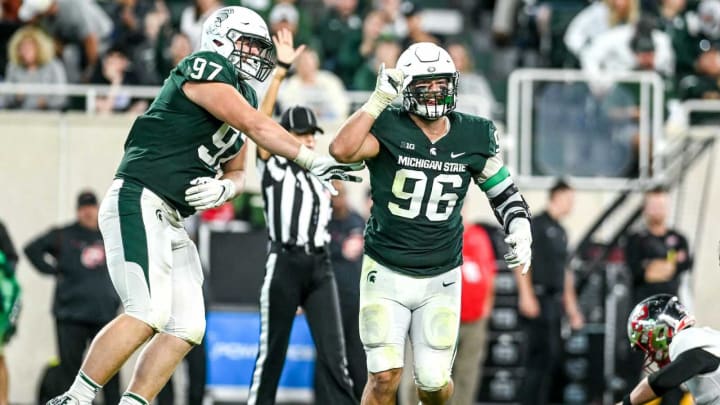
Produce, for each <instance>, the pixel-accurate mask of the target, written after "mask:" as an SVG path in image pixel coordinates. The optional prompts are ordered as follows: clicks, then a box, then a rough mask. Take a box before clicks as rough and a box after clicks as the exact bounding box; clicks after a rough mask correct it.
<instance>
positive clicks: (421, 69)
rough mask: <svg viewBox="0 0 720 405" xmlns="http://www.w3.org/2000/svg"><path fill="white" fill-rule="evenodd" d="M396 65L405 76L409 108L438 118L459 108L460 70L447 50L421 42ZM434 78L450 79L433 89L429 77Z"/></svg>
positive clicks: (406, 98)
mask: <svg viewBox="0 0 720 405" xmlns="http://www.w3.org/2000/svg"><path fill="white" fill-rule="evenodd" d="M395 67H396V68H397V69H400V71H402V72H403V75H404V76H405V83H404V84H405V90H403V109H404V110H405V111H408V112H410V113H413V114H416V115H419V116H421V117H423V118H426V119H429V120H436V119H438V118H440V117H442V116H444V115H446V114H448V113H449V112H450V111H452V110H454V109H455V106H456V105H457V81H458V71H457V69H456V68H455V63H453V61H452V59H451V58H450V54H448V53H447V51H445V50H444V49H442V48H441V47H439V46H437V45H435V44H433V43H431V42H419V43H416V44H413V45H410V47H409V48H408V49H406V50H405V52H403V53H402V54H401V55H400V57H399V58H398V61H397V64H396V65H395ZM434 79H447V85H443V86H441V88H440V90H434V91H430V86H429V82H428V81H429V80H434Z"/></svg>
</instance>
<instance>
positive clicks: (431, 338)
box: [423, 306, 459, 350]
mask: <svg viewBox="0 0 720 405" xmlns="http://www.w3.org/2000/svg"><path fill="white" fill-rule="evenodd" d="M458 322H459V317H458V314H457V313H456V311H455V310H454V308H452V307H449V306H437V307H433V308H430V309H429V310H428V313H427V315H426V316H425V317H424V319H423V335H425V341H426V342H427V344H428V346H429V347H431V348H433V349H436V350H446V349H450V348H451V347H454V346H455V344H456V343H457V337H458V329H459V323H458Z"/></svg>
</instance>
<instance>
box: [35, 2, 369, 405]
mask: <svg viewBox="0 0 720 405" xmlns="http://www.w3.org/2000/svg"><path fill="white" fill-rule="evenodd" d="M273 40H277V39H276V38H273V39H271V38H270V36H269V34H268V29H267V26H266V24H265V22H264V21H263V20H262V18H261V17H260V16H259V15H257V14H256V13H255V12H254V11H252V10H250V9H247V8H244V7H225V8H221V9H219V10H217V11H215V12H214V13H213V14H212V15H210V16H209V17H208V18H207V20H206V21H205V23H204V24H203V29H202V40H201V42H202V44H201V47H202V49H201V50H200V51H198V52H195V53H193V54H191V55H189V56H188V57H186V58H185V59H183V60H182V61H181V62H180V63H179V64H178V65H177V67H175V68H174V69H173V70H172V71H171V72H170V75H169V77H168V78H167V79H166V80H165V83H164V84H163V86H162V89H161V90H160V93H159V94H158V95H157V97H156V98H155V100H154V101H153V103H152V105H151V106H150V107H149V109H148V110H147V111H146V112H145V113H144V114H142V115H140V116H139V117H138V118H137V119H136V120H135V122H134V124H133V126H132V129H131V130H130V134H129V135H128V138H127V140H126V142H125V154H124V156H123V159H122V161H121V163H120V166H119V168H118V170H117V172H116V175H115V180H114V181H113V183H112V186H111V187H110V189H109V191H108V192H107V194H106V196H105V199H104V200H103V202H102V206H101V207H100V215H99V222H100V229H101V231H102V234H103V239H104V241H105V249H106V252H107V254H106V256H107V265H108V270H109V272H110V277H111V279H112V282H113V285H114V286H115V289H116V290H117V292H118V295H119V296H120V298H121V299H122V302H123V306H124V309H125V313H124V314H122V315H120V316H118V317H117V318H115V319H114V320H113V321H112V322H110V323H109V324H108V325H106V326H105V328H103V330H101V331H100V333H99V334H98V335H97V336H96V338H95V339H94V340H93V342H92V344H91V346H90V350H89V352H88V355H87V357H86V359H85V361H84V363H83V365H82V367H81V370H80V372H79V373H78V376H77V377H76V379H75V382H74V383H73V384H72V386H71V387H70V389H69V390H68V391H67V392H66V393H64V394H62V395H60V396H58V397H56V398H54V399H52V400H50V401H49V404H53V405H61V404H80V405H89V404H90V403H91V402H92V400H93V398H94V397H95V394H96V392H97V391H98V390H99V389H100V388H101V387H102V385H103V384H105V383H106V382H107V381H108V380H109V379H110V378H111V377H112V376H113V375H114V374H115V373H116V372H117V371H118V370H119V369H120V367H121V366H122V365H123V364H124V363H125V362H126V361H127V359H128V358H129V357H130V356H131V355H132V354H133V353H134V352H135V351H136V350H137V349H138V348H139V347H140V346H141V345H142V344H143V343H145V342H146V341H148V340H149V343H148V344H147V345H146V346H145V348H144V349H143V351H142V353H141V354H140V357H139V359H138V362H137V364H136V367H135V372H134V375H133V377H132V380H131V381H130V385H129V387H128V389H127V391H126V392H125V393H124V394H123V397H122V399H121V402H120V403H121V404H133V405H140V404H142V405H145V404H148V403H149V402H150V401H152V400H153V399H154V398H155V396H156V395H157V393H158V392H159V391H160V389H161V388H162V387H163V386H164V385H165V383H166V382H167V381H168V379H169V377H170V375H171V374H172V373H173V371H174V370H175V368H176V366H177V365H178V363H179V362H180V361H181V360H182V358H183V357H184V356H185V355H186V354H187V352H188V351H189V350H190V349H191V348H192V347H193V345H195V344H197V343H199V342H200V341H201V339H202V338H203V335H204V333H205V309H204V306H203V298H202V282H203V273H202V269H201V266H200V260H199V257H198V252H197V248H196V247H195V244H194V243H193V242H192V241H191V240H190V238H189V237H188V234H187V233H186V232H185V230H184V228H183V226H182V218H183V217H186V216H189V215H191V214H193V213H195V212H196V211H200V210H204V209H207V208H212V207H217V206H219V205H221V204H223V203H224V202H225V201H227V200H228V199H230V198H232V197H233V196H234V195H235V193H236V190H238V189H239V188H240V187H242V184H243V170H244V159H245V153H244V148H243V145H244V136H245V135H247V136H248V137H250V138H252V139H253V140H254V141H255V142H256V143H257V144H258V145H260V146H262V147H263V148H265V149H267V150H269V151H271V152H272V153H274V154H278V155H282V156H284V157H287V158H289V159H293V160H294V161H295V162H296V163H298V164H299V165H300V166H302V167H304V168H306V169H307V170H308V171H310V172H311V173H313V174H314V175H316V176H317V177H319V178H320V179H321V180H322V181H323V182H325V183H326V184H329V183H328V181H329V180H330V179H334V178H340V179H344V180H357V179H356V178H355V177H354V176H351V175H349V174H348V173H347V171H350V170H356V169H359V168H362V165H344V164H338V163H337V162H336V161H335V160H334V159H332V158H330V157H327V156H320V155H317V154H316V153H315V152H313V151H311V150H310V149H308V148H306V147H305V146H303V145H301V144H300V142H298V141H297V140H296V139H295V138H293V137H292V136H291V135H290V134H289V133H288V132H287V131H285V130H284V129H283V128H282V127H281V126H280V125H278V124H277V123H275V122H274V121H273V120H272V119H270V118H268V117H266V116H265V115H263V114H262V113H260V112H259V111H257V110H256V108H257V98H256V95H255V92H254V90H253V89H252V88H251V87H250V86H249V85H248V84H247V83H246V80H248V79H250V78H254V79H257V80H260V81H262V80H265V79H266V78H267V76H268V75H269V74H270V72H271V70H272V69H273V68H274V66H275V63H276V62H275V56H274V52H275V51H274V46H273ZM241 133H242V134H245V135H242V134H241ZM329 188H331V186H329ZM331 190H332V188H331ZM88 305H92V304H91V303H88Z"/></svg>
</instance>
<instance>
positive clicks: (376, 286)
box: [330, 42, 532, 405]
mask: <svg viewBox="0 0 720 405" xmlns="http://www.w3.org/2000/svg"><path fill="white" fill-rule="evenodd" d="M457 81H458V73H457V70H456V69H455V65H454V64H453V62H452V60H451V59H450V56H449V55H448V53H447V52H446V51H445V50H444V49H442V48H440V47H438V46H437V45H434V44H431V43H426V42H425V43H417V44H414V45H412V46H410V47H409V48H408V49H407V50H405V52H403V53H402V55H400V58H399V59H398V62H397V67H396V68H394V69H385V68H384V66H381V67H380V71H379V74H378V80H377V84H376V88H375V91H374V92H373V94H372V95H371V97H370V99H369V100H368V101H367V102H366V103H365V105H363V107H362V108H361V109H360V110H358V111H357V112H355V113H354V114H353V115H352V116H350V118H348V119H347V121H346V122H345V123H344V125H343V126H342V128H341V129H340V131H339V133H338V135H337V137H336V138H335V140H334V141H333V142H332V144H331V147H330V153H331V155H332V156H333V157H335V158H336V159H337V160H338V161H340V162H360V161H365V163H366V164H367V167H368V168H369V170H370V187H371V193H372V200H373V205H372V210H371V216H370V219H369V220H368V224H367V229H366V231H365V257H364V260H363V273H362V276H361V279H360V283H361V284H360V337H361V339H362V341H363V345H364V346H365V352H366V354H367V366H368V371H369V372H370V377H369V379H368V383H367V385H366V386H365V391H364V392H363V398H362V404H364V405H371V404H372V405H375V404H394V403H395V393H396V392H397V388H398V384H399V382H400V374H401V373H402V368H403V354H404V344H405V337H406V336H408V335H409V336H410V341H411V344H412V345H413V354H414V359H413V371H414V377H415V383H416V385H417V388H418V394H419V398H420V400H421V402H422V403H423V404H426V405H428V404H444V403H445V402H446V401H447V400H448V398H449V397H450V396H451V395H452V391H453V385H452V379H451V378H450V370H451V368H452V362H453V356H454V352H455V344H456V340H457V334H458V328H459V319H460V285H461V275H460V265H461V263H462V254H461V251H462V233H463V227H462V218H461V216H460V210H461V208H462V204H463V200H464V199H465V195H466V193H467V190H468V187H469V186H470V183H471V182H473V181H474V182H475V183H476V184H478V186H480V188H481V189H482V190H483V191H484V192H485V193H486V195H487V197H488V199H489V200H490V204H491V206H492V208H493V209H494V211H495V214H496V216H497V218H498V220H499V221H500V223H501V224H502V225H503V227H504V229H505V232H506V234H507V237H506V239H505V241H506V243H507V244H508V246H509V252H508V254H507V255H506V256H505V259H506V261H507V263H508V265H509V266H511V267H520V266H521V267H522V272H523V273H524V272H526V271H527V270H528V269H529V265H530V259H531V256H532V254H531V243H532V236H531V232H530V210H529V208H528V206H527V204H526V203H525V200H524V199H523V198H522V196H521V195H520V192H519V191H518V189H517V187H516V186H515V185H514V183H513V181H512V178H511V177H510V174H509V172H508V170H507V169H506V168H505V166H504V164H503V162H502V160H501V158H500V155H499V154H498V139H497V134H496V130H495V126H494V125H493V123H492V122H490V121H489V120H486V119H484V118H480V117H476V116H473V115H467V114H461V113H458V112H455V111H453V110H454V109H455V105H456V95H457ZM400 94H402V96H403V103H402V108H395V107H388V106H389V105H390V104H391V103H392V101H393V100H394V99H395V98H396V97H397V96H398V95H400Z"/></svg>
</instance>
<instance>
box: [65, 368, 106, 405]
mask: <svg viewBox="0 0 720 405" xmlns="http://www.w3.org/2000/svg"><path fill="white" fill-rule="evenodd" d="M101 388H102V385H100V384H98V383H96V382H95V381H93V380H92V378H90V377H88V376H87V375H85V373H83V372H82V371H80V372H79V373H78V375H77V376H76V377H75V381H74V382H73V384H72V385H71V386H70V389H69V390H68V394H70V395H71V396H73V397H75V398H76V399H77V400H78V401H79V402H80V405H87V404H90V403H92V401H93V399H95V395H96V394H97V392H98V391H100V389H101Z"/></svg>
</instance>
